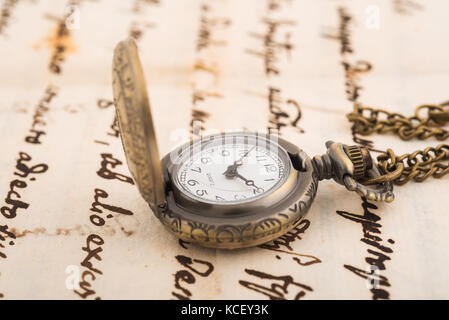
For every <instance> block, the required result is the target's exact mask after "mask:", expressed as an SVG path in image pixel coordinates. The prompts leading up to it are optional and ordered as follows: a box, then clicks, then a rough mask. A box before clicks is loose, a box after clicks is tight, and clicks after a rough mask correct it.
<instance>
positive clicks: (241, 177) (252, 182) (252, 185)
mask: <svg viewBox="0 0 449 320" xmlns="http://www.w3.org/2000/svg"><path fill="white" fill-rule="evenodd" d="M234 175H235V176H236V177H237V178H239V179H242V180H243V181H245V184H246V185H247V186H250V187H254V188H256V190H257V191H258V192H259V191H263V189H262V188H259V187H258V186H256V185H255V184H254V180H248V179H246V178H245V177H243V176H242V175H241V174H239V173H238V172H235V174H234Z"/></svg>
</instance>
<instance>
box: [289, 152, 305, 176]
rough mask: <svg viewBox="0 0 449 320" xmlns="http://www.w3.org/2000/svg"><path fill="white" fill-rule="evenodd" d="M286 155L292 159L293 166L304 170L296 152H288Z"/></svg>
mask: <svg viewBox="0 0 449 320" xmlns="http://www.w3.org/2000/svg"><path fill="white" fill-rule="evenodd" d="M288 156H289V157H290V160H291V161H292V165H293V168H295V169H296V170H298V171H302V172H304V171H306V168H305V167H304V166H303V161H302V159H301V158H300V156H299V154H298V153H295V154H292V153H290V152H288Z"/></svg>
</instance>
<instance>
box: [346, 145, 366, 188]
mask: <svg viewBox="0 0 449 320" xmlns="http://www.w3.org/2000/svg"><path fill="white" fill-rule="evenodd" d="M344 151H345V153H346V155H347V156H348V157H349V159H350V160H351V162H352V164H353V165H354V173H353V178H354V179H356V180H358V179H360V178H363V177H364V176H365V175H366V173H367V171H368V170H369V169H371V168H372V166H373V160H372V159H371V155H370V153H369V151H368V149H366V148H361V147H359V146H345V147H344Z"/></svg>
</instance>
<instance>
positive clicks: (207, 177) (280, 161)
mask: <svg viewBox="0 0 449 320" xmlns="http://www.w3.org/2000/svg"><path fill="white" fill-rule="evenodd" d="M177 164H178V165H177V166H176V167H175V169H174V172H173V176H174V179H173V180H174V182H175V184H176V186H177V187H178V189H179V190H180V191H181V192H183V193H184V194H185V195H186V196H188V197H190V198H193V199H195V200H198V201H201V202H206V203H212V204H238V203H243V202H250V201H253V200H257V199H260V198H262V197H264V196H266V195H268V194H270V193H272V192H274V191H275V190H277V189H278V188H279V187H280V186H282V185H283V183H284V182H285V181H286V179H287V177H288V176H289V174H290V170H291V162H290V158H289V156H288V154H287V152H286V151H285V150H284V149H283V148H282V147H281V146H279V145H278V144H277V143H276V140H273V139H267V138H266V136H258V135H251V134H245V133H238V134H224V135H217V136H215V137H214V139H211V140H207V141H198V142H197V143H195V144H193V145H192V146H191V147H190V148H188V149H187V150H184V152H183V153H182V154H181V156H180V158H179V160H178V161H177Z"/></svg>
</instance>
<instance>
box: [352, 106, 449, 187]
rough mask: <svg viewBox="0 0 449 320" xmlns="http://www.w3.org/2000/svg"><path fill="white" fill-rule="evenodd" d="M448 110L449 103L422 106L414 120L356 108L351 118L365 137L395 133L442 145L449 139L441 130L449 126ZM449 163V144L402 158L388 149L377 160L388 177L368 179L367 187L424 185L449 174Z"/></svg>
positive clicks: (381, 110)
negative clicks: (410, 182) (447, 124)
mask: <svg viewBox="0 0 449 320" xmlns="http://www.w3.org/2000/svg"><path fill="white" fill-rule="evenodd" d="M448 106H449V101H448V102H445V103H442V104H440V105H430V104H425V105H421V106H419V107H417V108H416V109H415V115H414V116H412V117H405V116H403V115H401V114H399V113H394V112H389V111H387V110H384V109H375V108H371V107H365V106H360V105H357V104H356V105H354V111H353V112H351V113H349V114H348V115H347V118H348V120H349V121H350V122H353V131H354V133H359V134H362V135H370V134H372V133H379V134H384V133H388V132H392V133H394V134H396V135H398V136H399V137H400V138H401V139H402V140H406V141H407V140H411V139H413V138H418V139H420V140H425V139H428V138H430V137H435V138H436V139H437V140H440V141H442V140H446V139H447V138H449V131H448V130H445V129H443V128H441V127H442V126H444V125H445V124H446V122H449V108H447V107H448ZM425 111H427V113H425ZM423 113H424V116H423V115H422V114H423ZM448 160H449V145H447V144H440V145H438V146H436V147H428V148H425V149H424V150H417V151H415V152H413V153H410V154H408V153H407V154H403V155H401V156H398V155H396V154H395V153H394V152H393V150H391V149H388V150H387V152H386V153H383V154H381V155H379V156H378V157H377V161H378V165H379V168H380V169H381V170H382V171H383V173H384V175H383V176H381V177H378V178H375V179H368V180H366V181H364V184H375V183H379V182H385V181H393V182H394V183H395V184H397V185H403V184H405V183H407V182H408V181H410V180H414V181H416V182H422V181H424V180H426V179H427V178H428V177H430V176H432V177H434V178H441V177H442V176H444V175H446V174H448V173H449V163H448Z"/></svg>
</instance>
